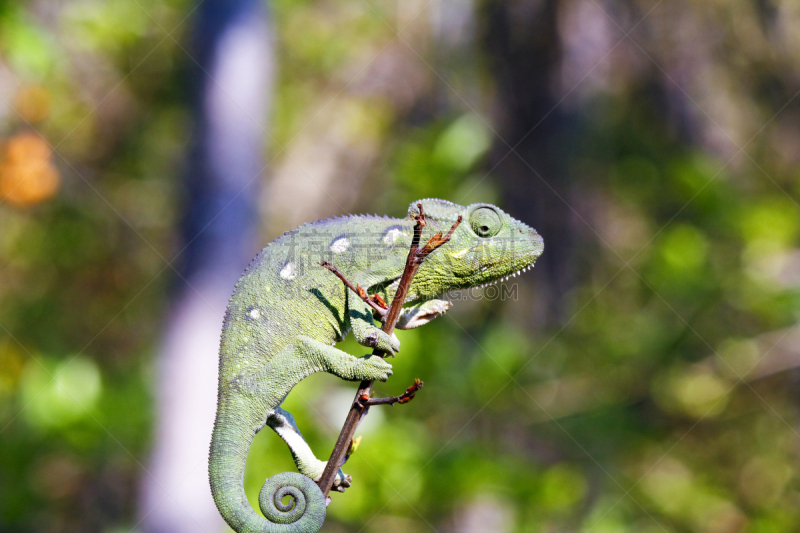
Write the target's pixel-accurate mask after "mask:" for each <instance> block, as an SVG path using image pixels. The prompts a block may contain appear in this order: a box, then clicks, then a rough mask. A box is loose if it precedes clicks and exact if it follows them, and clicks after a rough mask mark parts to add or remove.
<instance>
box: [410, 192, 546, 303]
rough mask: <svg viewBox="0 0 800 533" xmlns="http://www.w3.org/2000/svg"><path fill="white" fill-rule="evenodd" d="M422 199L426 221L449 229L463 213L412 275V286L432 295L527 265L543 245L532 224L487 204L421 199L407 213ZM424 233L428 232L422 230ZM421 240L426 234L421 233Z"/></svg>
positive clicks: (412, 212)
mask: <svg viewBox="0 0 800 533" xmlns="http://www.w3.org/2000/svg"><path fill="white" fill-rule="evenodd" d="M418 203H421V204H422V208H423V210H424V211H425V214H426V220H427V221H428V225H429V226H431V227H432V229H433V230H434V231H442V232H447V230H448V229H449V228H450V226H451V225H452V224H453V223H454V222H455V221H456V220H457V219H458V217H459V215H460V216H461V217H462V221H461V224H460V225H459V226H458V228H456V230H455V232H453V236H452V238H451V239H450V242H448V243H447V244H445V245H444V246H442V247H441V248H439V249H438V250H436V251H435V252H433V253H432V254H430V255H429V256H428V258H427V259H425V262H424V263H422V265H421V266H420V269H419V271H418V273H417V275H416V277H415V278H414V282H413V284H412V290H411V292H412V293H413V295H415V296H416V297H418V298H431V297H435V296H438V295H441V294H443V293H445V292H447V291H450V290H456V289H463V288H468V287H477V286H481V285H485V284H487V283H492V282H495V281H498V280H501V279H504V278H507V277H509V276H512V275H516V274H517V273H519V272H522V271H525V270H528V269H529V268H531V267H532V266H533V263H534V262H535V261H536V259H537V258H538V257H539V256H540V255H541V254H542V251H543V250H544V242H543V241H542V238H541V236H539V234H538V233H536V230H534V229H533V228H531V227H529V226H527V225H526V224H524V223H522V222H520V221H519V220H516V219H514V218H512V217H511V216H509V215H508V214H506V213H504V212H503V211H502V210H501V209H500V208H498V207H496V206H493V205H491V204H472V205H469V206H466V207H464V206H460V205H456V204H453V203H451V202H446V201H444V200H435V199H428V200H419V201H418V202H414V203H413V204H411V207H410V208H409V215H415V214H418V213H419V210H418V208H417V204H418ZM424 235H429V233H428V232H427V231H426V232H425V233H424ZM423 242H424V239H423Z"/></svg>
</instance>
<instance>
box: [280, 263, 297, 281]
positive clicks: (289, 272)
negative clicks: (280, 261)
mask: <svg viewBox="0 0 800 533" xmlns="http://www.w3.org/2000/svg"><path fill="white" fill-rule="evenodd" d="M281 277H282V278H283V279H288V280H293V279H294V278H296V277H297V267H295V266H294V263H292V262H291V261H289V262H288V263H286V264H285V265H284V266H283V268H282V269H281Z"/></svg>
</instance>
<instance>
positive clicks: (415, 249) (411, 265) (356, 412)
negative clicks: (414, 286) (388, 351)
mask: <svg viewBox="0 0 800 533" xmlns="http://www.w3.org/2000/svg"><path fill="white" fill-rule="evenodd" d="M417 208H418V209H419V214H418V215H415V216H414V219H415V220H416V224H414V236H413V238H412V239H411V249H410V250H409V252H408V257H407V258H406V266H405V269H404V270H403V275H402V276H400V282H399V283H398V285H397V290H396V291H395V293H394V298H393V299H392V304H391V305H390V306H389V310H388V312H386V311H384V310H383V309H381V310H380V311H378V313H379V314H380V315H381V316H382V317H383V326H382V327H381V331H383V332H385V333H387V334H389V335H391V334H392V332H393V331H394V326H395V324H397V320H398V319H399V318H400V313H401V311H402V309H403V304H404V303H405V301H406V296H408V290H409V288H410V287H411V281H412V280H413V279H414V275H415V274H416V273H417V270H418V269H419V266H420V265H421V264H422V262H423V261H424V260H425V258H426V257H428V255H430V254H431V252H433V251H434V250H436V249H437V248H439V247H440V246H442V245H443V244H445V243H447V242H448V241H449V240H450V237H451V236H452V235H453V232H454V231H455V230H456V228H457V227H458V225H459V224H460V223H461V217H460V216H459V217H458V220H457V221H456V222H455V224H453V226H452V227H451V228H450V231H448V232H447V234H446V235H445V236H442V233H441V232H439V233H437V234H436V235H434V236H433V237H431V239H430V240H428V242H427V243H426V244H425V246H423V247H422V248H420V247H419V242H420V239H421V237H422V228H424V227H425V226H426V225H427V223H426V222H425V212H424V211H423V210H422V204H417ZM328 265H330V263H328ZM328 265H325V264H323V266H325V268H327V269H328V270H330V271H331V272H333V273H334V274H336V275H337V276H338V277H339V279H341V280H342V282H343V283H344V284H345V285H346V286H347V287H348V288H349V289H350V290H352V291H354V292H355V293H356V294H358V295H359V297H361V299H362V300H364V301H365V302H367V304H368V305H370V307H372V308H373V309H375V307H374V306H373V304H374V305H375V306H378V305H379V304H378V303H376V302H375V301H372V300H371V299H370V298H369V297H368V296H367V294H366V291H364V289H362V288H361V287H359V286H358V285H354V284H353V283H351V282H350V281H348V280H347V278H345V276H344V275H343V274H342V273H341V272H339V271H338V269H336V267H333V265H330V266H328ZM331 267H333V268H331ZM359 289H361V290H360V291H359ZM372 353H373V355H378V356H381V357H383V356H384V355H385V354H384V353H382V352H381V351H379V350H377V349H376V350H374V351H373V352H372ZM372 383H373V382H372V381H362V382H361V384H360V385H359V386H358V392H357V393H356V397H355V400H354V401H353V405H352V407H350V412H349V413H347V418H346V419H345V422H344V425H343V426H342V430H341V432H340V433H339V438H338V439H337V440H336V445H335V446H334V447H333V452H331V456H330V459H328V464H327V466H326V467H325V471H324V472H323V473H322V477H321V478H320V480H319V481H318V482H317V485H319V488H320V489H322V494H324V495H325V497H326V498H327V497H328V494H329V493H330V490H331V487H333V480H334V478H335V477H336V474H337V472H338V471H339V468H340V467H341V466H342V464H344V461H345V459H346V457H347V451H348V450H349V449H350V444H351V442H353V435H355V432H356V428H358V424H359V423H360V422H361V420H362V419H363V418H364V417H365V416H366V415H367V412H368V411H369V406H370V404H369V400H367V401H366V402H364V401H363V400H362V399H361V398H362V397H366V398H370V395H371V394H370V393H371V392H372ZM415 385H416V383H415ZM421 386H422V382H421V381H420V387H421ZM412 387H413V386H412ZM409 389H410V388H409ZM417 390H419V389H417ZM406 393H408V391H406ZM414 393H416V390H414V391H413V392H412V393H411V398H413V396H414ZM398 398H399V397H398ZM409 400H410V398H409V399H408V400H406V402H407V401H409ZM398 401H399V400H398ZM403 403H405V402H403Z"/></svg>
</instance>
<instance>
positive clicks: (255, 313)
mask: <svg viewBox="0 0 800 533" xmlns="http://www.w3.org/2000/svg"><path fill="white" fill-rule="evenodd" d="M248 315H250V318H252V319H253V320H256V319H257V318H260V317H261V311H259V310H258V309H255V308H253V309H251V310H250V312H249V313H248Z"/></svg>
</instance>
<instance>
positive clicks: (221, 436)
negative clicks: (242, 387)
mask: <svg viewBox="0 0 800 533" xmlns="http://www.w3.org/2000/svg"><path fill="white" fill-rule="evenodd" d="M225 403H226V404H227V402H225ZM231 407H233V406H227V405H223V404H222V403H221V404H220V405H219V408H218V410H217V419H216V421H215V422H214V433H213V435H212V437H211V453H210V455H209V459H208V474H209V480H210V482H211V493H212V494H213V496H214V502H216V504H217V509H219V512H220V514H222V517H223V518H224V519H225V521H226V522H227V523H228V525H229V526H231V528H233V530H234V531H236V532H237V533H283V532H286V533H288V532H292V533H317V532H318V531H319V530H320V529H322V523H323V522H324V521H325V498H324V497H323V495H322V491H321V490H320V489H319V487H318V486H317V484H316V483H314V482H313V481H312V480H311V479H310V478H308V477H306V476H303V475H301V474H298V473H297V472H284V473H282V474H277V475H275V476H272V477H271V478H269V479H267V481H266V482H265V483H264V486H263V487H261V492H260V494H259V496H258V503H259V507H261V512H262V513H264V516H265V517H266V518H264V517H262V516H259V515H258V513H256V512H255V510H254V509H253V508H252V507H251V506H250V503H249V502H248V501H247V496H246V495H245V493H244V465H245V461H246V460H247V451H248V450H249V448H250V444H251V443H252V442H253V438H254V437H255V434H256V432H257V431H258V430H259V429H260V428H261V424H260V423H258V422H255V421H252V420H249V418H250V417H248V416H247V415H245V414H244V413H247V412H248V411H250V410H251V409H247V408H246V407H244V406H240V407H241V409H233V408H231ZM285 496H289V497H290V498H291V500H292V501H290V502H288V503H287V504H284V503H282V500H283V498H284V497H285Z"/></svg>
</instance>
